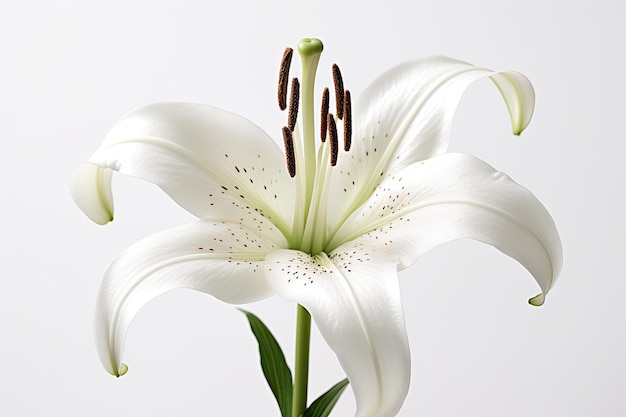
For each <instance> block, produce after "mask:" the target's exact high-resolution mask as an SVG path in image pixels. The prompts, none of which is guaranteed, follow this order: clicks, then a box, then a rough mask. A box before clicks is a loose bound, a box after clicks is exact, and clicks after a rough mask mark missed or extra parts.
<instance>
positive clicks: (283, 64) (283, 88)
mask: <svg viewBox="0 0 626 417" xmlns="http://www.w3.org/2000/svg"><path fill="white" fill-rule="evenodd" d="M292 56H293V49H291V48H287V49H285V53H284V54H283V59H282V61H280V72H279V73H278V107H279V108H280V109H281V110H285V109H286V108H287V81H289V67H291V57H292Z"/></svg>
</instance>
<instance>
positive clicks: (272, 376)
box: [241, 310, 293, 417]
mask: <svg viewBox="0 0 626 417" xmlns="http://www.w3.org/2000/svg"><path fill="white" fill-rule="evenodd" d="M241 311H242V312H243V313H244V314H245V315H246V317H247V318H248V322H250V328H251V329H252V333H254V337H256V340H257V342H258V343H259V354H260V356H261V368H263V374H264V375H265V379H266V380H267V383H268V385H269V386H270V388H271V389H272V392H273V393H274V397H276V401H277V402H278V407H279V408H280V413H281V415H282V416H283V417H290V415H291V402H292V391H293V380H292V377H291V370H290V369H289V366H288V365H287V362H286V361H285V355H284V354H283V351H282V349H281V348H280V346H279V345H278V342H277V341H276V338H274V336H273V335H272V332H270V330H269V329H268V328H267V326H265V324H263V322H262V321H261V320H260V319H259V318H258V317H257V316H255V315H254V314H252V313H250V312H248V311H244V310H241Z"/></svg>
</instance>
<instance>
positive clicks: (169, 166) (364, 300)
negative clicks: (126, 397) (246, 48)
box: [71, 39, 562, 417]
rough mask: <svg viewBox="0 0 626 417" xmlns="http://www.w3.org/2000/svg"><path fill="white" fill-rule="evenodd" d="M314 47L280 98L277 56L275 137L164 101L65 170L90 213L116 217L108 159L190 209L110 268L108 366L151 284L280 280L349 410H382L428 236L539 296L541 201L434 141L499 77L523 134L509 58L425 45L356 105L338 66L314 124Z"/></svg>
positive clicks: (398, 381)
mask: <svg viewBox="0 0 626 417" xmlns="http://www.w3.org/2000/svg"><path fill="white" fill-rule="evenodd" d="M321 49H322V47H321V43H320V42H319V41H317V40H311V39H305V40H303V41H301V43H300V45H299V51H300V54H301V56H302V68H303V75H302V97H301V101H300V99H299V91H300V83H298V81H294V82H293V83H292V95H291V96H292V99H291V103H290V105H289V106H287V105H286V101H285V100H286V99H285V97H286V93H285V88H286V85H287V83H286V81H285V79H286V78H285V77H287V76H288V75H287V74H288V71H289V62H288V61H289V59H287V58H290V56H289V57H286V60H285V61H284V64H283V70H282V71H281V85H282V87H281V92H280V93H279V94H280V95H281V96H282V101H283V103H282V107H289V108H290V116H289V119H290V123H289V126H288V127H285V128H284V129H283V134H284V137H283V139H284V142H285V150H284V151H283V150H281V149H280V148H279V147H278V146H277V145H276V143H275V142H274V141H273V140H272V139H271V138H270V136H269V135H268V134H266V133H265V132H264V131H263V130H261V129H260V128H259V127H257V126H256V125H254V124H253V123H252V122H250V121H248V120H246V119H244V118H242V117H240V116H237V115H234V114H231V113H229V112H226V111H223V110H219V109H217V108H214V107H209V106H204V105H197V104H182V103H162V104H153V105H149V106H146V107H143V108H140V109H137V110H135V111H133V112H131V113H130V114H128V115H126V116H124V117H123V118H122V119H121V120H120V121H119V122H118V123H117V124H116V125H115V126H114V127H113V129H112V130H111V131H110V133H109V134H108V135H107V136H106V138H105V139H104V142H103V144H102V145H101V147H100V148H99V149H98V150H97V151H96V152H95V153H94V154H93V155H92V156H91V158H90V159H89V163H87V164H83V165H80V166H79V167H77V169H76V170H75V172H74V174H73V175H72V184H71V190H72V195H73V197H74V199H75V201H76V203H77V204H78V205H79V206H80V208H81V209H82V210H83V211H84V212H85V213H86V214H87V215H88V216H89V217H90V218H91V219H92V220H93V221H95V222H96V223H99V224H105V223H107V222H108V221H110V220H112V219H113V199H112V194H111V176H112V172H113V171H118V172H120V173H122V174H125V175H130V176H134V177H139V178H142V179H145V180H147V181H149V182H151V183H153V184H156V185H158V186H159V187H161V188H162V189H163V190H164V191H165V192H166V193H167V194H168V195H169V196H170V197H171V198H172V199H174V200H175V201H176V202H177V203H178V204H179V205H180V206H181V207H183V208H184V209H186V210H188V211H189V212H190V213H192V214H193V215H195V216H196V217H198V219H199V220H197V221H194V222H192V223H189V224H185V225H182V226H180V227H175V228H173V229H170V230H166V231H164V232H161V233H158V234H155V235H153V236H150V237H148V238H146V239H143V240H141V241H139V242H138V243H136V244H134V245H133V246H131V247H130V248H128V249H126V250H125V251H124V252H122V253H121V254H120V255H119V256H117V257H116V258H115V259H114V260H113V261H112V262H111V264H110V265H109V266H108V268H107V269H106V272H105V273H104V278H103V281H102V284H101V288H100V292H99V296H98V302H97V308H96V323H95V334H96V342H97V349H98V353H99V355H100V358H101V361H102V363H103V365H104V367H105V368H106V370H107V371H109V372H110V373H111V374H113V375H121V374H123V373H124V372H126V369H127V368H126V366H125V365H124V364H123V363H122V353H123V347H124V342H125V337H126V332H127V329H128V326H129V323H130V322H131V320H132V319H133V317H134V315H135V314H136V312H137V311H138V310H139V309H140V308H141V307H142V306H143V305H144V304H146V303H147V302H148V301H150V300H151V299H153V298H154V297H156V296H158V295H160V294H163V293H165V292H167V291H169V290H172V289H176V288H183V287H184V288H192V289H195V290H199V291H203V292H206V293H209V294H211V295H213V296H215V297H216V298H218V299H220V300H223V301H225V302H228V303H235V304H237V303H248V302H252V301H256V300H260V299H263V298H266V297H269V296H271V295H273V294H279V295H280V296H282V297H284V298H286V299H288V300H292V301H294V302H296V303H298V304H299V305H300V306H302V307H304V309H302V311H303V314H306V312H307V311H308V313H310V315H311V317H312V318H313V321H314V322H315V323H316V325H317V326H318V328H319V330H320V332H321V333H322V335H323V337H324V338H325V340H326V342H327V343H328V344H329V346H330V347H331V348H332V349H333V350H334V352H335V353H336V355H337V357H338V359H339V362H340V363H341V366H342V367H343V369H344V370H345V372H346V375H347V377H348V378H349V380H350V383H351V385H352V389H353V392H354V395H355V398H356V405H357V411H356V416H357V417H362V416H393V415H396V413H397V412H398V410H399V409H400V407H401V405H402V403H403V401H404V398H405V396H406V393H407V390H408V386H409V378H410V375H409V373H410V355H409V348H408V342H407V335H406V330H405V324H404V316H403V309H402V305H401V297H400V291H399V285H398V279H397V276H398V271H399V270H402V269H404V268H407V267H408V266H410V265H411V264H412V263H413V262H414V261H415V260H416V259H417V258H419V257H420V256H421V255H423V254H425V253H426V252H428V251H429V250H430V249H432V248H434V247H435V246H438V245H440V244H442V243H445V242H448V241H451V240H455V239H460V238H472V239H476V240H478V241H481V242H484V243H487V244H490V245H493V246H495V247H496V248H497V249H499V250H500V251H502V252H504V253H505V254H507V255H509V256H511V257H513V258H514V259H516V260H517V261H519V262H520V263H521V264H522V265H523V266H524V267H526V269H527V270H528V271H529V272H530V273H531V274H532V276H533V277H534V278H535V280H536V281H537V283H538V284H539V287H540V288H541V294H539V295H538V296H536V297H534V298H532V299H531V301H530V302H531V303H532V304H535V305H540V304H542V303H543V300H544V296H545V294H546V293H547V292H548V290H549V289H550V288H551V286H552V284H553V282H554V280H555V278H556V277H557V275H558V273H559V270H560V267H561V262H562V251H561V244H560V239H559V236H558V233H557V230H556V227H555V225H554V222H553V220H552V218H551V217H550V215H549V213H548V212H547V211H546V209H545V208H544V207H543V206H542V204H541V203H540V202H539V201H538V200H537V199H536V198H535V196H533V194H531V192H529V191H528V190H527V189H525V188H523V187H522V186H520V185H518V184H517V183H515V182H513V181H512V180H511V179H510V178H509V177H507V176H506V175H505V174H503V173H501V172H498V171H496V170H495V169H494V168H492V167H491V166H489V165H487V164H486V163H485V162H483V161H481V160H479V159H477V158H475V157H473V156H469V155H464V154H458V153H445V151H446V148H447V146H448V141H449V136H450V127H451V121H452V117H453V114H454V111H455V109H456V107H457V103H458V101H459V100H460V97H461V95H462V94H463V92H464V91H465V89H466V88H467V87H468V86H469V85H470V84H471V83H473V82H474V81H476V80H478V79H481V78H484V77H489V78H490V79H491V81H493V82H494V83H495V85H496V86H497V87H498V89H499V91H500V93H501V94H502V96H503V98H504V100H505V102H506V105H507V107H508V110H509V114H510V117H511V121H512V125H513V132H514V134H519V133H521V132H522V130H524V129H525V128H526V126H527V125H528V123H529V122H530V118H531V115H532V112H533V108H534V91H533V88H532V86H531V84H530V82H529V81H528V80H527V79H526V78H525V77H524V76H523V75H521V74H519V73H516V72H510V71H506V72H492V71H490V70H487V69H484V68H479V67H475V66H472V65H469V64H467V63H464V62H460V61H456V60H453V59H449V58H445V57H434V58H429V59H423V60H419V61H412V62H407V63H405V64H402V65H400V66H397V67H395V68H393V69H391V70H390V71H388V72H386V73H385V74H383V75H382V76H381V77H379V78H378V79H376V80H375V81H374V82H373V83H372V84H371V85H370V86H369V87H368V88H367V89H365V91H363V92H362V93H361V94H359V95H358V96H356V98H355V99H354V109H352V103H351V101H352V99H351V96H350V94H349V92H347V91H346V90H344V89H343V81H342V79H341V76H340V72H339V70H338V67H337V68H335V69H334V70H333V71H334V76H335V78H334V79H335V84H336V85H335V87H336V88H335V94H336V98H337V109H336V112H337V113H338V116H343V117H342V118H341V119H340V118H339V117H335V115H333V114H329V113H328V101H329V100H328V97H329V95H328V93H327V92H325V93H324V100H323V101H324V103H323V107H325V109H323V110H322V116H321V117H320V119H321V124H322V125H324V126H323V127H322V133H321V134H320V135H319V136H318V134H317V133H316V132H315V128H314V112H313V101H314V100H313V97H314V96H313V90H314V77H315V72H316V67H317V63H318V60H319V57H320V53H321ZM299 102H301V107H300V106H299V105H298V103H299ZM298 110H300V114H299V115H298V116H297V117H296V113H298ZM341 113H345V114H341ZM327 114H328V116H327ZM296 120H298V123H296ZM338 124H339V125H341V124H343V127H344V134H345V137H344V144H343V145H344V146H343V147H342V148H343V149H339V143H338V142H339V139H340V137H341V135H340V134H338V133H337V125H338ZM300 128H302V130H300ZM320 136H322V137H324V138H325V140H324V141H322V140H321V138H320ZM326 137H328V138H326ZM285 155H286V158H287V163H285Z"/></svg>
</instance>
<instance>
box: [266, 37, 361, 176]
mask: <svg viewBox="0 0 626 417" xmlns="http://www.w3.org/2000/svg"><path fill="white" fill-rule="evenodd" d="M292 57H293V49H291V48H286V49H285V52H284V54H283V58H282V61H281V63H280V72H279V75H278V107H279V108H280V110H282V111H284V110H286V109H287V94H288V80H289V69H290V67H291V59H292ZM332 74H333V83H334V86H335V111H336V113H337V118H338V119H339V120H342V121H343V150H344V151H346V152H348V151H349V150H350V146H351V145H352V99H351V95H350V91H349V90H346V89H344V86H343V78H342V76H341V70H340V69H339V66H338V65H337V64H333V66H332ZM299 99H300V82H299V81H298V78H297V77H294V78H293V79H292V80H291V94H290V96H289V108H288V109H289V110H288V112H287V126H284V127H283V129H282V132H283V142H284V146H285V157H286V162H287V170H288V172H289V175H290V176H291V177H294V176H295V175H296V157H295V148H294V145H293V132H294V129H295V126H296V120H297V118H298V107H299ZM329 101H330V92H329V89H328V87H326V88H324V92H323V93H322V105H321V117H320V139H321V141H322V142H323V143H324V142H326V138H328V139H329V141H330V165H331V166H335V165H337V157H338V155H339V141H338V133H337V123H336V121H335V116H334V115H333V114H332V113H330V112H329Z"/></svg>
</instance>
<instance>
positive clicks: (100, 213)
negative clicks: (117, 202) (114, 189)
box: [70, 164, 113, 224]
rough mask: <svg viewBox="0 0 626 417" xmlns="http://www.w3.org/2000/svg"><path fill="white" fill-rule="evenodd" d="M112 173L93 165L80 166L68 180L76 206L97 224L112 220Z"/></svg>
mask: <svg viewBox="0 0 626 417" xmlns="http://www.w3.org/2000/svg"><path fill="white" fill-rule="evenodd" d="M112 175H113V171H111V170H110V169H107V168H100V167H99V166H97V165H93V164H80V165H79V166H77V167H76V168H75V169H74V172H73V173H72V177H71V179H70V192H71V193H72V198H73V199H74V201H75V202H76V205H78V207H80V209H81V210H82V211H83V212H84V213H85V214H86V215H87V217H89V218H90V219H91V220H92V221H94V222H95V223H98V224H107V223H108V222H110V221H111V220H113V195H112V194H111V177H112Z"/></svg>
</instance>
